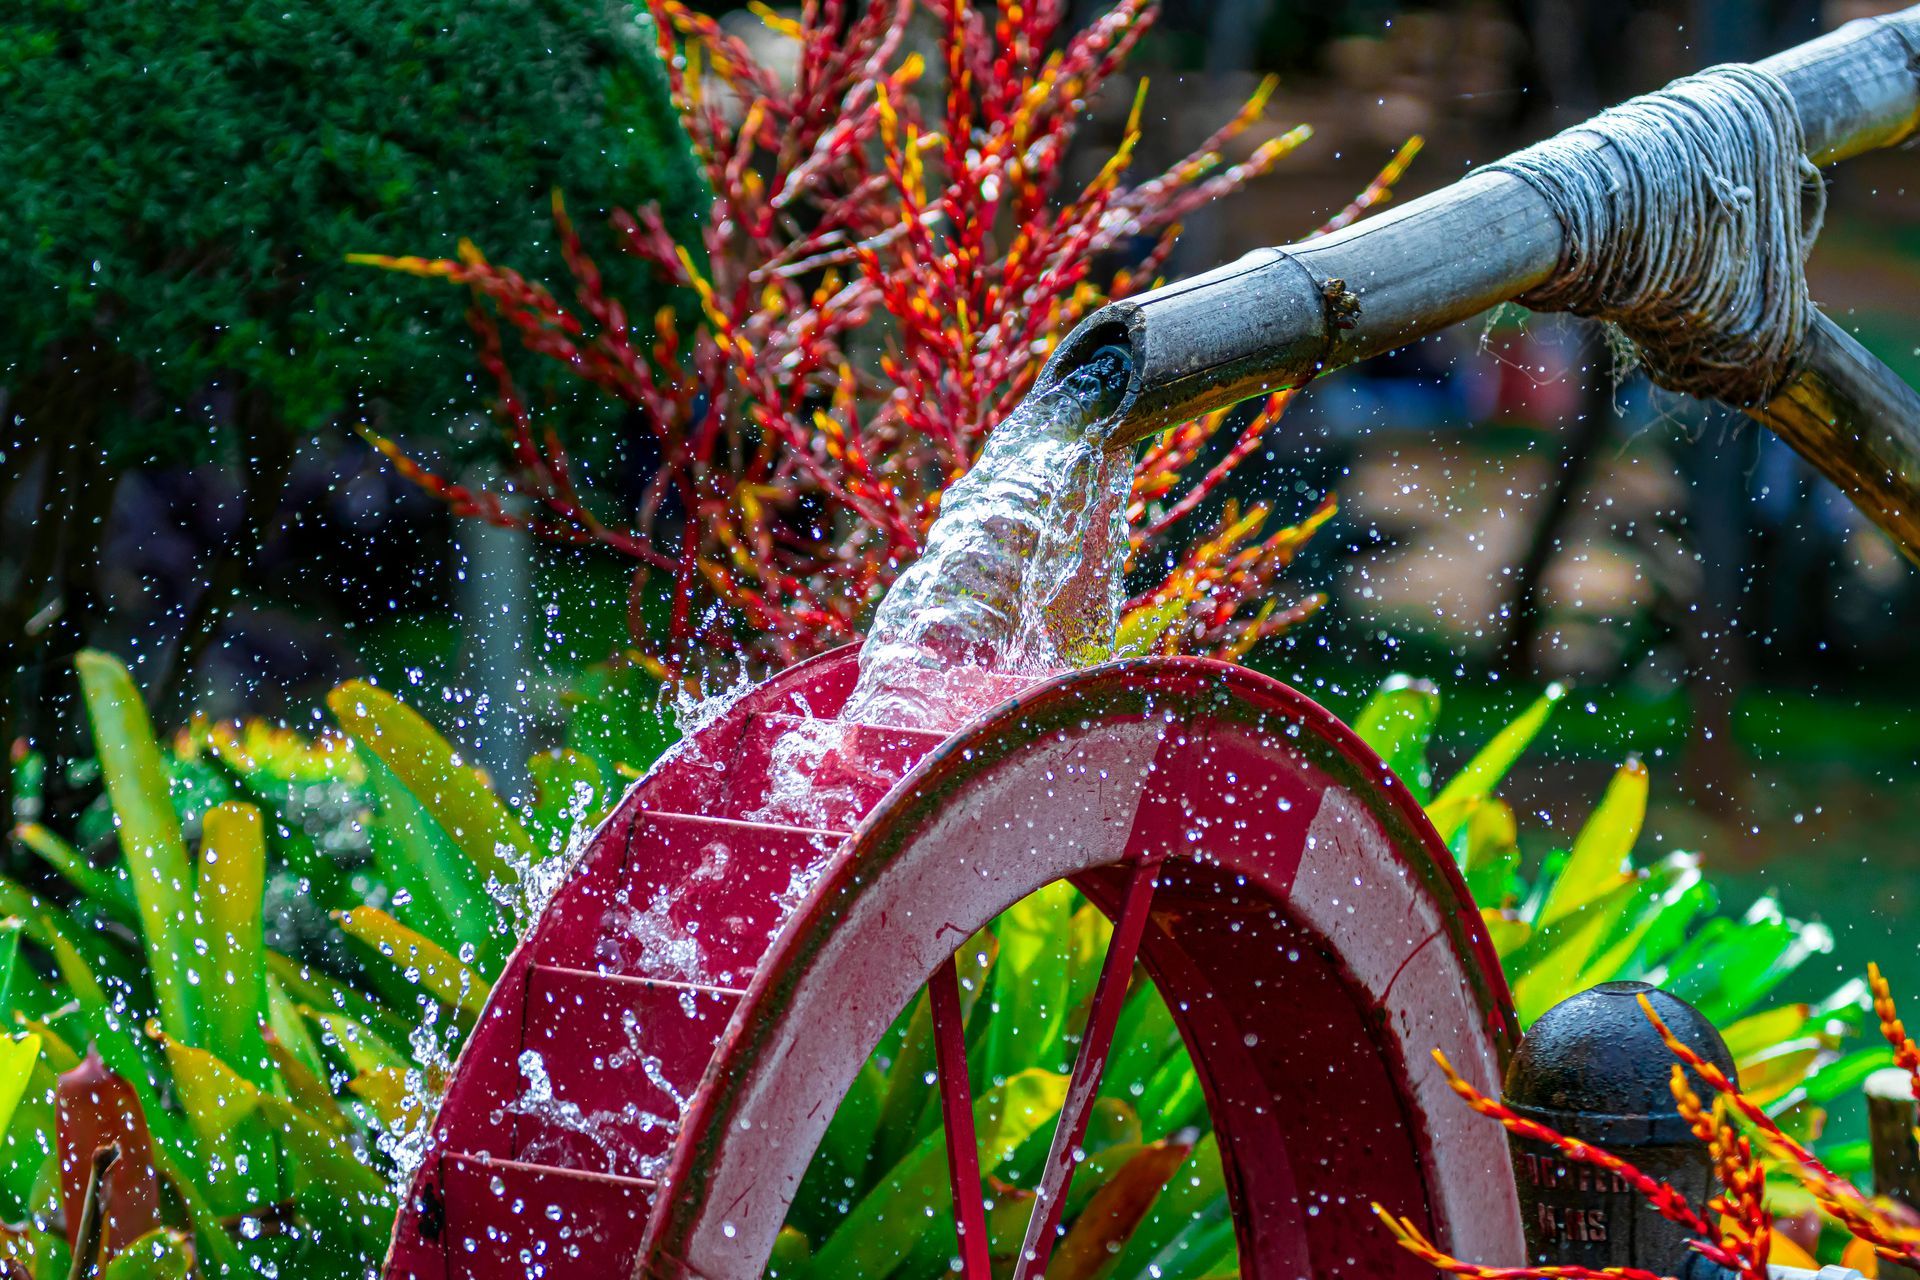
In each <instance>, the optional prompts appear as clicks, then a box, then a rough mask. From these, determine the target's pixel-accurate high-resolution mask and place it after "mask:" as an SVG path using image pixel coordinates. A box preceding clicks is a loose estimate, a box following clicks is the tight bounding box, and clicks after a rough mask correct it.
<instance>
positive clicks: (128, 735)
mask: <svg viewBox="0 0 1920 1280" xmlns="http://www.w3.org/2000/svg"><path fill="white" fill-rule="evenodd" d="M74 663H75V665H76V666H78V667H79V669H80V688H81V692H82V693H83V694H84V695H85V698H86V703H87V715H88V717H89V718H90V719H91V720H92V722H93V742H94V749H95V750H97V751H98V752H99V753H100V771H101V773H102V775H103V776H104V777H105V778H106V783H107V795H108V797H109V798H110V799H111V800H112V801H113V811H114V816H115V820H116V823H117V825H118V827H119V832H120V849H121V852H122V853H123V854H124V855H125V856H126V860H127V874H128V876H129V878H130V879H131V880H132V882H133V897H134V902H135V903H136V904H137V905H138V906H139V908H140V934H141V939H142V941H143V942H144V943H145V944H146V953H147V964H148V967H149V969H150V970H151V972H152V975H153V990H154V998H155V999H156V1000H157V1001H158V1002H159V1006H160V1022H161V1024H162V1025H163V1026H165V1027H166V1029H167V1033H168V1034H169V1035H171V1036H173V1037H174V1038H175V1039H178V1040H184V1041H185V1042H187V1043H188V1044H197V1043H199V1039H200V1035H199V1018H198V1013H197V1010H196V1008H195V1001H194V996H193V984H192V980H191V979H190V977H189V969H190V961H189V957H190V956H191V955H192V954H193V946H192V936H193V925H192V919H191V914H190V913H191V912H192V909H193V875H192V872H191V870H190V869H189V868H188V865H187V846H186V842H185V841H184V840H183V839H182V838H181V836H180V820H179V818H177V817H176V816H175V815H174V811H173V801H172V799H171V798H170V796H169V794H168V790H167V785H168V784H167V769H166V764H165V762H164V761H163V760H162V758H161V754H160V744H159V743H158V742H155V741H154V737H153V725H152V723H151V722H150V721H149V720H148V719H147V707H146V703H145V702H143V701H142V700H141V697H140V691H139V690H138V689H136V688H135V687H134V684H133V677H132V676H130V675H128V674H127V669H126V668H125V667H124V666H122V665H121V664H120V661H119V659H117V658H114V657H112V656H111V655H109V654H105V653H101V652H98V651H97V650H92V649H89V650H85V651H83V652H82V653H81V654H80V656H79V657H77V658H76V659H74Z"/></svg>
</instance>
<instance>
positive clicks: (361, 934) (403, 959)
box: [333, 907, 492, 1015]
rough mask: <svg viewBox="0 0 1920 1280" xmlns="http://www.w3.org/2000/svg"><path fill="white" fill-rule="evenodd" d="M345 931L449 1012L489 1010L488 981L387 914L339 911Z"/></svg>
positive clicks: (363, 909) (337, 917)
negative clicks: (395, 968) (377, 954)
mask: <svg viewBox="0 0 1920 1280" xmlns="http://www.w3.org/2000/svg"><path fill="white" fill-rule="evenodd" d="M333 918H334V919H335V920H337V921H338V922H339V924H340V928H341V930H342V931H343V932H345V933H346V934H348V935H349V936H350V937H354V938H358V939H359V940H360V941H362V942H364V943H366V944H367V945H368V946H370V947H372V948H373V949H374V950H375V951H378V952H379V953H380V954H381V955H383V956H385V957H386V958H387V959H388V960H390V961H392V962H393V963H394V964H395V965H396V966H398V967H399V969H400V971H401V972H402V973H403V974H404V975H406V978H407V981H409V982H412V983H414V984H416V985H418V986H419V987H420V988H421V989H422V990H424V991H426V992H427V993H428V994H429V995H431V996H432V997H433V998H434V999H435V1000H438V1001H439V1002H440V1003H441V1004H442V1005H444V1006H445V1007H446V1008H448V1009H454V1010H458V1011H460V1012H462V1013H466V1014H473V1015H478V1014H479V1012H480V1010H481V1009H483V1008H485V1007H486V1003H487V993H488V992H489V991H491V990H492V987H491V985H490V984H489V983H488V982H487V980H486V979H485V978H483V977H481V976H480V975H479V974H477V973H475V972H474V971H473V970H471V969H469V968H467V966H466V965H464V964H461V963H460V961H459V960H458V959H457V958H456V957H454V956H453V955H452V954H451V953H450V952H448V951H447V950H446V948H444V947H442V946H441V945H440V944H439V943H437V942H435V941H433V940H432V939H430V938H425V937H422V936H421V935H420V934H418V933H415V932H414V931H413V930H412V929H409V928H407V926H405V925H403V924H401V923H400V922H399V921H398V920H395V919H394V918H393V917H392V916H390V915H388V914H387V913H386V912H384V911H379V910H376V909H375V908H373V907H355V908H354V909H353V910H351V911H336V912H335V913H334V917H333Z"/></svg>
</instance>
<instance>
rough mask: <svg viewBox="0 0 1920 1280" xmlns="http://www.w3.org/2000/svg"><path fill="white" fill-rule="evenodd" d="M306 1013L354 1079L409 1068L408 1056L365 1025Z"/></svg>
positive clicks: (321, 1011)
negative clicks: (355, 1076)
mask: <svg viewBox="0 0 1920 1280" xmlns="http://www.w3.org/2000/svg"><path fill="white" fill-rule="evenodd" d="M305 1013H306V1015H307V1016H308V1017H309V1018H312V1019H313V1020H314V1021H315V1022H317V1023H319V1024H320V1027H321V1031H322V1036H321V1041H322V1043H324V1044H326V1045H329V1046H331V1047H333V1048H335V1049H337V1050H339V1052H340V1056H341V1057H342V1058H344V1059H346V1063H347V1066H348V1067H349V1068H351V1069H352V1072H353V1074H354V1075H364V1074H365V1073H367V1072H369V1071H377V1070H379V1069H380V1068H382V1067H402V1066H405V1065H406V1063H407V1059H406V1056H405V1055H404V1054H402V1053H401V1052H400V1051H399V1050H398V1049H396V1048H394V1047H393V1046H392V1045H390V1044H388V1043H387V1042H386V1041H385V1040H382V1039H381V1038H380V1037H379V1036H378V1035H377V1034H375V1033H374V1032H373V1031H372V1030H371V1029H370V1028H369V1027H368V1026H367V1024H366V1023H364V1022H360V1021H358V1020H356V1019H354V1018H350V1017H348V1016H347V1015H346V1014H344V1013H328V1012H327V1011H326V1010H324V1009H314V1008H307V1009H306V1010H305Z"/></svg>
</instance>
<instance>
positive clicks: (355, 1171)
mask: <svg viewBox="0 0 1920 1280" xmlns="http://www.w3.org/2000/svg"><path fill="white" fill-rule="evenodd" d="M260 1107H261V1110H262V1112H264V1113H265V1115H266V1116H267V1118H268V1119H269V1120H271V1121H272V1122H273V1124H274V1125H275V1127H276V1128H277V1130H278V1131H279V1133H280V1135H281V1137H282V1139H283V1140H284V1141H285V1143H286V1147H287V1152H288V1155H289V1157H290V1158H289V1160H288V1162H287V1164H288V1168H289V1169H290V1170H291V1171H292V1173H293V1195H294V1202H295V1204H297V1205H298V1206H299V1209H300V1213H301V1215H302V1216H303V1217H305V1218H306V1219H307V1220H308V1221H309V1222H312V1223H314V1224H316V1225H317V1226H318V1227H320V1229H321V1230H323V1231H337V1232H338V1233H339V1234H340V1236H341V1238H342V1239H343V1241H349V1242H352V1243H353V1244H354V1246H355V1247H356V1248H358V1249H362V1250H369V1249H377V1248H379V1247H380V1246H381V1245H382V1244H383V1243H384V1241H385V1240H386V1236H387V1231H388V1228H389V1226H390V1224H391V1223H392V1221H393V1193H392V1189H391V1188H390V1187H388V1185H387V1181H386V1179H385V1178H384V1177H383V1176H382V1175H381V1174H380V1171H379V1170H377V1169H375V1168H373V1167H372V1166H371V1165H369V1164H368V1163H367V1162H366V1161H365V1160H364V1159H363V1158H362V1157H361V1155H360V1153H359V1151H358V1150H356V1148H355V1147H354V1146H353V1145H352V1144H351V1143H350V1142H348V1140H347V1139H346V1138H344V1137H342V1136H340V1135H338V1134H336V1133H333V1132H330V1131H329V1130H328V1128H327V1127H326V1126H325V1125H323V1124H321V1123H320V1122H319V1121H317V1120H315V1119H314V1118H313V1117H312V1116H310V1115H308V1114H307V1113H306V1112H304V1111H302V1110H300V1109H299V1108H298V1107H296V1106H294V1105H293V1104H292V1103H290V1102H288V1101H287V1100H286V1099H284V1098H281V1097H279V1096H277V1095H275V1094H271V1093H265V1092H263V1093H261V1095H260Z"/></svg>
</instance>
